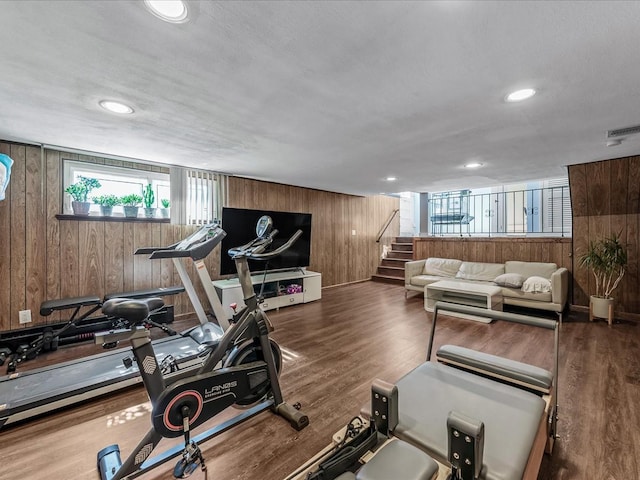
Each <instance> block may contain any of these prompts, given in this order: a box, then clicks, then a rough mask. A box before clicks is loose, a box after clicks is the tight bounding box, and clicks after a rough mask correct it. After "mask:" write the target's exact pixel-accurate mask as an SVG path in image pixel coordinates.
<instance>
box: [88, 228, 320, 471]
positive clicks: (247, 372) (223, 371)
mask: <svg viewBox="0 0 640 480" xmlns="http://www.w3.org/2000/svg"><path fill="white" fill-rule="evenodd" d="M277 232H278V231H277V230H275V229H273V223H272V220H271V218H270V217H268V216H263V217H261V218H260V219H259V220H258V223H257V226H256V234H257V238H256V239H254V240H252V241H251V242H249V243H247V244H246V245H243V246H240V247H236V248H233V249H231V250H229V252H228V253H229V255H230V256H231V257H232V258H233V259H234V261H235V264H236V269H237V272H238V279H239V281H240V285H241V286H242V292H243V296H244V302H245V305H246V306H245V307H244V308H242V309H241V310H240V311H239V312H237V313H235V314H234V315H233V317H232V319H231V326H230V328H229V329H227V330H226V331H225V333H224V335H223V336H222V338H220V340H219V343H218V344H217V346H216V347H215V348H214V349H213V350H212V352H211V353H210V354H209V356H208V357H207V358H206V359H205V360H204V362H203V364H202V367H201V368H200V369H198V370H197V371H196V372H195V373H194V372H193V370H191V371H189V372H187V374H185V375H180V372H178V373H177V375H172V376H170V377H168V378H166V377H165V376H164V375H163V374H162V369H161V368H160V366H159V365H158V363H157V360H156V357H155V355H154V352H153V346H152V344H151V342H150V339H149V332H148V330H147V329H145V328H144V327H142V326H140V325H141V324H142V323H143V322H144V321H145V319H146V318H147V316H148V315H149V312H150V311H153V310H155V309H157V308H159V307H160V306H161V305H162V303H163V301H162V299H160V298H150V299H146V300H131V299H125V298H121V299H112V300H109V301H108V302H106V303H105V304H104V306H103V311H104V312H105V313H106V314H109V315H118V316H120V317H122V318H125V319H127V320H128V321H129V322H130V323H131V325H133V328H131V329H127V330H121V331H112V332H106V333H105V334H104V335H102V336H100V337H99V339H97V340H96V341H105V342H113V341H122V340H129V341H130V342H131V344H132V347H133V355H134V357H135V359H136V361H137V362H138V366H139V368H140V373H141V376H142V379H143V383H144V386H145V388H146V390H147V393H148V394H149V398H150V400H151V404H152V412H151V423H152V428H151V429H150V430H149V431H148V432H147V434H146V435H145V436H144V438H143V439H142V440H141V441H140V442H139V443H138V445H137V446H136V447H135V449H134V451H133V452H132V453H131V454H130V455H129V457H128V458H127V459H126V460H125V461H124V463H123V462H122V461H121V459H120V451H119V448H118V446H117V445H111V446H108V447H106V448H104V449H102V450H101V451H100V452H98V470H99V472H100V476H101V479H102V480H120V479H123V478H135V477H137V476H139V475H142V474H143V473H146V472H148V471H149V470H151V469H153V468H155V467H157V466H159V465H161V464H163V463H165V462H167V461H169V460H170V459H172V458H175V457H177V456H181V459H180V460H179V461H178V462H177V464H176V466H175V468H174V472H173V474H174V477H175V478H186V477H188V476H189V475H191V473H193V472H194V471H195V470H196V469H197V468H198V466H200V468H201V469H202V470H205V471H206V467H205V462H204V458H203V455H202V452H201V450H200V447H199V445H198V444H199V443H201V442H203V441H206V440H209V439H210V438H213V437H214V436H216V435H218V434H220V433H222V432H225V431H227V430H229V429H230V428H232V427H233V426H235V425H237V424H239V423H240V422H242V421H244V420H247V419H248V418H250V417H252V416H254V415H256V414H257V413H260V412H262V411H263V410H265V409H267V408H269V409H271V410H272V411H273V412H274V413H277V414H278V415H280V416H282V417H284V418H285V419H287V420H288V421H289V423H290V424H291V425H292V426H293V427H294V428H295V429H296V430H301V429H303V428H304V427H306V426H307V425H308V424H309V418H308V417H307V416H306V415H304V414H303V413H302V412H300V411H299V410H298V408H296V407H294V406H292V405H289V404H287V403H285V402H284V399H283V396H282V391H281V389H280V384H279V382H278V371H279V367H280V363H281V355H280V349H279V347H278V345H277V344H276V343H275V342H274V341H273V340H271V339H270V338H269V331H270V330H272V326H271V323H270V322H269V319H268V318H267V315H266V314H265V313H264V312H263V311H262V310H261V309H260V307H259V301H258V298H257V296H256V294H255V291H254V289H253V285H252V282H251V272H250V270H249V266H248V263H247V260H248V259H252V260H262V261H267V260H269V259H271V258H274V257H276V256H278V255H280V254H281V253H282V252H284V251H285V250H287V249H288V248H289V247H291V245H293V243H294V242H295V241H296V240H297V239H298V238H299V236H300V235H301V233H302V232H301V231H300V230H298V231H297V232H296V233H295V234H294V235H293V236H292V237H291V238H290V239H289V240H288V241H287V242H286V243H285V244H284V245H282V246H280V247H279V248H277V249H275V250H272V251H269V252H267V251H266V249H267V248H268V247H269V246H270V245H271V243H272V242H273V239H274V237H275V235H276V234H277ZM232 405H235V406H239V407H241V408H242V409H243V411H242V413H240V414H239V415H236V416H235V417H234V418H232V419H230V420H227V421H225V422H224V423H222V424H220V425H217V426H215V427H213V428H211V429H209V430H207V431H206V432H203V433H201V434H199V435H197V436H194V437H192V436H191V431H192V430H193V429H194V428H196V427H198V426H199V425H201V424H202V423H204V422H205V421H207V420H209V419H210V418H212V417H214V416H215V415H217V414H218V413H220V412H222V411H223V410H225V409H226V408H228V407H230V406H232ZM179 436H183V437H184V447H181V446H177V447H174V448H172V449H169V450H167V451H165V452H163V453H161V454H158V455H156V456H154V457H151V453H152V451H153V450H154V449H155V447H156V446H157V445H158V443H159V442H160V440H161V439H162V438H174V437H179Z"/></svg>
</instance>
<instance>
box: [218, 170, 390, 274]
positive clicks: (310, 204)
mask: <svg viewBox="0 0 640 480" xmlns="http://www.w3.org/2000/svg"><path fill="white" fill-rule="evenodd" d="M228 194H229V206H230V207H235V208H253V209H265V210H280V211H288V212H302V213H311V215H312V221H311V265H309V269H310V270H313V271H317V272H321V273H322V285H323V286H330V285H339V284H343V283H349V282H355V281H358V280H366V279H368V278H370V277H371V275H372V274H373V273H375V271H376V268H377V266H378V265H379V263H380V254H381V253H382V250H381V245H383V244H390V243H391V240H392V238H393V237H395V236H397V235H398V233H399V231H400V225H399V220H398V218H395V219H394V221H393V222H392V224H391V226H390V227H389V228H388V229H387V232H386V234H385V236H384V237H383V238H382V240H381V241H380V243H376V241H375V240H376V235H377V234H378V232H379V230H380V228H381V227H382V226H383V225H384V223H385V222H386V221H387V219H388V218H389V216H390V215H391V214H392V212H393V210H394V209H397V208H399V199H398V198H394V197H388V196H383V195H378V196H372V197H359V196H354V195H345V194H340V193H332V192H325V191H321V190H313V189H309V188H301V187H294V186H290V185H281V184H277V183H269V182H261V181H257V180H248V179H244V178H238V177H231V178H229V188H228ZM354 230H355V235H352V233H353V231H354Z"/></svg>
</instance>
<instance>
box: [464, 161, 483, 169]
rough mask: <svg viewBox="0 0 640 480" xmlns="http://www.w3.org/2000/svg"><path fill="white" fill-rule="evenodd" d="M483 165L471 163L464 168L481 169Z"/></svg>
mask: <svg viewBox="0 0 640 480" xmlns="http://www.w3.org/2000/svg"><path fill="white" fill-rule="evenodd" d="M482 165H483V164H482V163H480V162H470V163H466V164H465V165H464V168H480V167H481V166H482Z"/></svg>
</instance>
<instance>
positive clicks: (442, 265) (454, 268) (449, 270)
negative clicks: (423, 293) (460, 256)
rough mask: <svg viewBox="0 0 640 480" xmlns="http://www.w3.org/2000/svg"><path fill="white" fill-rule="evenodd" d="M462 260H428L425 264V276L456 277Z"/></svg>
mask: <svg viewBox="0 0 640 480" xmlns="http://www.w3.org/2000/svg"><path fill="white" fill-rule="evenodd" d="M461 263H462V260H456V259H454V258H427V261H426V262H424V274H425V275H436V276H438V277H454V276H455V275H456V273H458V269H459V268H460V264H461Z"/></svg>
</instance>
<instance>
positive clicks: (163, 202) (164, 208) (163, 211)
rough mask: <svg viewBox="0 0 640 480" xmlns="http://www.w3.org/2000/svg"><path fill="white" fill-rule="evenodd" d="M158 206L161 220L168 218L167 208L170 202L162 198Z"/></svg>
mask: <svg viewBox="0 0 640 480" xmlns="http://www.w3.org/2000/svg"><path fill="white" fill-rule="evenodd" d="M160 204H161V205H162V208H161V209H160V215H162V218H169V206H171V202H170V201H169V200H168V199H166V198H163V199H162V200H160Z"/></svg>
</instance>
